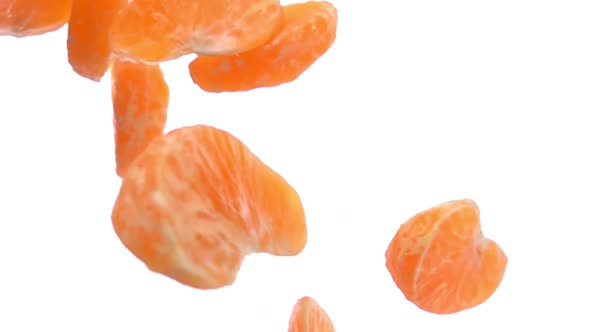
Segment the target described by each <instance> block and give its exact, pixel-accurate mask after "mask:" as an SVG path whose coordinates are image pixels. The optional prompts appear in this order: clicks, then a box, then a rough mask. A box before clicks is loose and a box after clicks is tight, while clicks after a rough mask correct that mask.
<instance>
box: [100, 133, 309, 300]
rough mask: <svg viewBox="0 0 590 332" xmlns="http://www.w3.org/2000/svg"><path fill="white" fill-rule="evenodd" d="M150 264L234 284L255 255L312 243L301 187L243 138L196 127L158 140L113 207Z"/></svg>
mask: <svg viewBox="0 0 590 332" xmlns="http://www.w3.org/2000/svg"><path fill="white" fill-rule="evenodd" d="M112 222H113V226H114V229H115V232H116V234H117V235H118V236H119V239H120V240H121V242H122V243H123V244H124V245H125V247H127V249H128V250H129V251H131V252H132V253H133V254H134V255H135V256H136V257H137V258H138V259H140V260H141V261H143V262H144V263H145V264H146V265H147V267H148V268H149V269H150V270H152V271H154V272H157V273H160V274H163V275H166V276H168V277H170V278H172V279H175V280H176V281H178V282H180V283H182V284H185V285H187V286H191V287H194V288H198V289H215V288H221V287H224V286H228V285H231V284H233V282H234V281H235V279H236V276H237V273H238V271H239V269H240V266H241V263H242V260H243V259H244V257H245V256H246V255H248V254H250V253H256V252H265V253H269V254H272V255H276V256H295V255H297V254H299V253H300V252H301V251H302V250H303V249H304V247H305V245H306V242H307V228H306V222H305V214H304V210H303V206H302V203H301V200H300V198H299V196H298V194H297V192H296V191H295V190H294V189H293V188H292V187H291V186H290V185H289V184H288V183H287V182H286V181H285V180H284V179H283V177H281V176H280V175H279V174H278V173H276V172H275V171H273V170H272V169H271V168H270V167H269V166H267V165H265V164H264V163H263V162H262V161H261V160H260V159H258V158H257V157H256V156H255V155H254V154H253V153H252V152H251V151H250V150H249V149H248V148H247V147H246V145H244V143H242V142H241V141H240V140H239V139H237V138H236V137H234V136H233V135H231V134H230V133H228V132H226V131H223V130H221V129H217V128H214V127H209V126H204V125H197V126H192V127H183V128H179V129H176V130H173V131H171V132H169V133H167V134H165V135H164V136H160V137H157V138H155V139H154V140H153V141H152V143H150V145H149V146H148V147H147V149H145V150H144V151H143V152H142V153H141V154H140V155H139V156H138V157H137V158H136V159H135V161H133V163H132V164H131V166H130V167H129V168H128V169H127V172H126V174H125V176H124V177H123V183H122V185H121V189H120V192H119V195H118V197H117V200H116V202H115V206H114V208H113V213H112Z"/></svg>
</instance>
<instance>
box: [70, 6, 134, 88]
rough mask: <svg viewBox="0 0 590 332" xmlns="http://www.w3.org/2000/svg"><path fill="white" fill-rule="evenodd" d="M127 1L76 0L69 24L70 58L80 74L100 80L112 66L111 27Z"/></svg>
mask: <svg viewBox="0 0 590 332" xmlns="http://www.w3.org/2000/svg"><path fill="white" fill-rule="evenodd" d="M127 4H128V0H101V1H96V0H76V1H75V2H74V5H73V6H72V14H71V17H70V21H69V24H68V44H67V45H68V61H69V62H70V65H71V66H72V69H73V70H74V71H75V72H76V73H77V74H78V75H80V76H82V77H85V78H88V79H91V80H93V81H97V82H98V81H100V79H101V78H102V77H103V76H104V74H105V73H106V71H107V70H108V68H109V62H110V59H111V48H110V43H109V27H110V26H111V24H112V22H113V19H114V18H115V16H116V14H117V13H118V12H119V11H120V10H121V9H122V8H123V7H125V6H126V5H127Z"/></svg>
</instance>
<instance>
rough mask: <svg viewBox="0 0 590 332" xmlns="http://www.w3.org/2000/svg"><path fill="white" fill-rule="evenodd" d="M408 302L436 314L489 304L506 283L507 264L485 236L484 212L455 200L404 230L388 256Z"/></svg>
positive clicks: (466, 201)
mask: <svg viewBox="0 0 590 332" xmlns="http://www.w3.org/2000/svg"><path fill="white" fill-rule="evenodd" d="M385 258H386V266H387V269H388V270H389V273H390V274H391V276H392V278H393V280H394V282H395V283H396V285H397V287H398V288H399V289H400V290H401V291H402V293H403V294H404V296H405V297H406V298H407V299H408V300H409V301H410V302H412V303H414V304H415V305H416V306H418V307H419V308H421V309H423V310H425V311H427V312H430V313H435V314H452V313H456V312H459V311H463V310H466V309H470V308H473V307H475V306H477V305H480V304H482V303H483V302H485V301H486V300H487V299H488V298H489V297H490V296H492V294H493V293H494V292H495V291H496V289H497V288H498V286H499V285H500V283H501V281H502V278H503V277H504V271H505V270H506V264H507V262H508V259H507V258H506V255H505V254H504V252H503V251H502V249H501V248H500V246H498V244H496V242H494V241H492V240H490V239H487V238H485V237H484V236H483V234H482V232H481V225H480V217H479V208H478V206H477V204H476V203H475V202H474V201H473V200H470V199H463V200H455V201H449V202H446V203H443V204H441V205H438V206H435V207H433V208H431V209H428V210H426V211H423V212H420V213H418V214H416V215H415V216H413V217H412V218H410V219H409V220H408V221H407V222H406V223H404V224H403V225H401V227H400V229H399V230H398V232H397V234H395V237H394V238H393V240H392V241H391V243H390V245H389V248H388V249H387V252H386V254H385Z"/></svg>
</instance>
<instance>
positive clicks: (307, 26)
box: [189, 1, 338, 92]
mask: <svg viewBox="0 0 590 332" xmlns="http://www.w3.org/2000/svg"><path fill="white" fill-rule="evenodd" d="M337 24H338V12H337V10H336V8H335V7H334V6H333V5H332V4H330V3H329V2H325V1H321V2H315V1H310V2H305V3H298V4H292V5H288V6H285V7H284V23H283V26H282V29H281V31H280V32H279V33H278V34H277V35H275V36H274V37H273V38H272V39H271V40H270V41H269V42H267V43H266V44H264V45H261V46H259V47H257V48H255V49H252V50H249V51H246V52H244V53H241V54H234V55H219V56H203V55H200V56H199V57H197V58H196V59H195V60H193V61H192V62H191V63H190V65H189V72H190V75H191V78H192V79H193V82H194V83H195V84H197V85H198V86H199V87H200V88H201V89H203V90H205V91H208V92H236V91H248V90H252V89H256V88H262V87H272V86H277V85H281V84H284V83H288V82H291V81H294V80H295V79H297V78H298V77H299V76H300V75H301V74H302V73H303V72H305V71H306V70H307V69H308V68H309V67H310V66H311V65H312V64H313V63H314V62H315V61H317V59H319V58H320V57H321V56H322V55H323V54H324V53H326V52H327V51H328V49H330V47H331V46H332V44H333V43H334V40H335V39H336V27H337Z"/></svg>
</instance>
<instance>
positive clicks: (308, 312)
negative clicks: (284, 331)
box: [288, 296, 335, 332]
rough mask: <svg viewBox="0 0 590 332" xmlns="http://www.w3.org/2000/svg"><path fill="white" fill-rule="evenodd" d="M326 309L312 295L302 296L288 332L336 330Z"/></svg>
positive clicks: (292, 315)
mask: <svg viewBox="0 0 590 332" xmlns="http://www.w3.org/2000/svg"><path fill="white" fill-rule="evenodd" d="M334 331H335V329H334V325H333V324H332V320H331V319H330V317H329V316H328V314H327V313H326V311H325V310H324V309H323V308H322V307H321V306H320V305H319V304H318V303H317V301H316V300H314V299H313V298H312V297H309V296H305V297H302V298H300V299H299V300H298V301H297V303H296V304H295V306H294V307H293V311H292V313H291V318H290V319H289V329H288V332H334Z"/></svg>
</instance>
